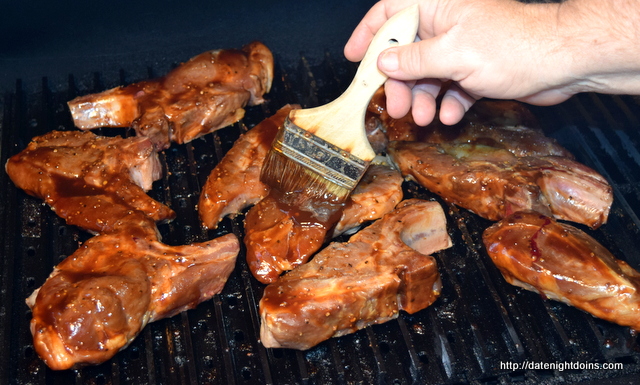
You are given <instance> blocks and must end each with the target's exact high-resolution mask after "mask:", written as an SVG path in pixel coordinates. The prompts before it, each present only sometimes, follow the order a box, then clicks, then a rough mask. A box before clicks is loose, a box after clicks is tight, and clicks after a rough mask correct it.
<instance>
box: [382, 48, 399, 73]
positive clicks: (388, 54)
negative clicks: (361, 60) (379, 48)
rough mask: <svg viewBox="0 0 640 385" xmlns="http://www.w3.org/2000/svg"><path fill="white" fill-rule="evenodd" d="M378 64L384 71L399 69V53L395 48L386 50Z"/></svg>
mask: <svg viewBox="0 0 640 385" xmlns="http://www.w3.org/2000/svg"><path fill="white" fill-rule="evenodd" d="M378 65H379V67H380V69H381V70H383V71H397V70H398V67H399V66H398V53H397V52H396V51H395V50H387V51H384V52H383V53H382V56H380V61H379V63H378Z"/></svg>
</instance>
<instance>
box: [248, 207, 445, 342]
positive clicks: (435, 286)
mask: <svg viewBox="0 0 640 385" xmlns="http://www.w3.org/2000/svg"><path fill="white" fill-rule="evenodd" d="M450 246H451V239H450V238H449V235H448V233H447V228H446V219H445V216H444V212H443V211H442V208H441V206H440V205H439V204H438V203H436V202H427V201H421V200H417V199H410V200H406V201H403V202H401V203H400V204H399V205H398V207H397V209H396V210H394V211H392V212H391V213H388V214H387V215H385V216H384V217H383V218H382V219H379V220H378V221H376V222H374V223H373V224H372V225H370V226H369V227H367V228H365V229H363V230H361V231H360V232H358V233H356V234H355V235H353V236H352V237H351V239H350V240H349V242H346V243H337V242H334V243H331V244H330V245H329V246H327V247H326V248H325V249H323V250H322V251H321V252H319V253H318V254H317V255H316V256H315V257H314V258H313V259H312V260H311V261H310V262H309V263H307V264H305V265H301V266H299V267H297V268H296V269H294V270H292V271H290V272H288V273H287V274H285V275H283V276H282V277H280V279H278V280H277V281H276V282H274V283H272V284H270V285H268V286H267V287H266V288H265V291H264V295H263V297H262V299H261V300H260V309H259V310H260V317H261V326H260V338H261V341H262V343H263V345H264V346H265V347H268V348H292V349H300V350H305V349H309V348H311V347H313V346H315V345H317V344H318V343H320V342H322V341H324V340H326V339H329V338H331V337H338V336H341V335H345V334H348V333H353V332H355V331H357V330H359V329H362V328H364V327H366V326H368V325H372V324H376V323H382V322H386V321H388V320H391V319H393V318H396V317H397V316H398V312H399V311H400V310H404V311H406V312H408V313H415V312H417V311H419V310H421V309H424V308H426V307H427V306H429V305H431V304H432V303H433V302H434V301H435V300H436V299H437V298H438V296H439V294H440V289H441V282H440V275H439V274H438V269H437V266H436V261H435V259H434V258H433V257H431V256H430V255H429V254H432V253H434V252H436V251H438V250H442V249H445V248H448V247H450Z"/></svg>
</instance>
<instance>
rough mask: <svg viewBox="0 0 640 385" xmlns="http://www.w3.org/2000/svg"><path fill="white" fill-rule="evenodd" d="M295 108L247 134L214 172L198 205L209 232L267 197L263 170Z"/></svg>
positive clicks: (259, 125)
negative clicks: (272, 148)
mask: <svg viewBox="0 0 640 385" xmlns="http://www.w3.org/2000/svg"><path fill="white" fill-rule="evenodd" d="M293 108H299V106H297V105H286V106H284V107H282V108H281V109H280V110H278V112H276V113H275V114H274V115H273V116H271V117H269V118H267V119H265V120H263V121H262V122H260V123H259V124H257V125H256V126H255V127H253V128H252V129H251V130H249V131H247V133H246V134H244V135H242V136H241V137H240V138H238V140H236V142H235V143H234V144H233V147H231V149H230V150H229V151H228V152H227V153H226V154H225V155H224V157H223V158H222V160H220V162H219V163H218V164H217V165H216V166H215V167H214V168H213V170H211V173H210V174H209V177H208V178H207V182H206V183H205V185H204V187H203V188H202V193H201V194H200V200H199V202H198V214H199V216H200V220H201V221H202V224H203V225H204V226H205V227H206V228H208V229H214V228H216V227H217V226H218V222H220V221H221V220H222V218H224V217H225V216H227V215H236V214H238V213H240V212H241V211H242V210H244V209H245V208H247V207H249V206H251V205H253V204H256V203H257V202H259V201H260V200H261V199H262V198H264V197H265V196H267V194H268V193H269V187H268V186H267V185H265V184H264V183H262V182H261V181H260V170H262V164H263V163H264V160H265V158H266V156H267V153H268V152H269V150H270V149H271V142H273V139H274V138H275V136H276V133H277V132H278V128H279V127H280V126H281V125H282V124H283V123H284V119H285V118H286V117H287V115H288V114H289V112H290V111H291V110H292V109H293Z"/></svg>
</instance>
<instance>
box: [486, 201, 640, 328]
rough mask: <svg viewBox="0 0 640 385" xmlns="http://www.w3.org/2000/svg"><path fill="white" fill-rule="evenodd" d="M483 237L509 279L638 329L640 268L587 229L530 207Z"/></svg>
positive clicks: (529, 288) (511, 216)
mask: <svg viewBox="0 0 640 385" xmlns="http://www.w3.org/2000/svg"><path fill="white" fill-rule="evenodd" d="M483 241H484V244H485V247H486V250H487V252H488V253H489V256H490V257H491V259H492V260H493V262H494V263H495V264H496V266H497V267H498V268H499V269H500V271H501V272H502V275H503V276H504V278H505V279H506V280H507V282H509V283H510V284H512V285H516V286H519V287H523V288H525V289H527V290H531V291H534V292H538V293H542V294H544V295H545V296H546V297H548V298H551V299H555V300H558V301H562V302H564V303H567V304H570V305H572V306H575V307H577V308H579V309H582V310H584V311H586V312H588V313H591V314H592V315H594V316H596V317H599V318H602V319H605V320H607V321H610V322H614V323H617V324H620V325H624V326H629V327H631V328H633V329H635V330H640V294H638V291H639V289H640V273H638V272H637V271H636V270H634V269H633V268H632V267H631V266H629V265H628V264H627V263H626V262H624V261H621V260H619V259H616V258H615V257H614V256H613V255H612V254H611V253H610V252H609V251H608V250H607V249H606V248H605V247H604V246H602V245H601V244H600V243H598V242H597V241H596V240H595V239H593V238H592V237H591V236H589V235H588V234H586V233H585V232H583V231H581V230H579V229H577V228H575V227H573V226H570V225H568V224H565V223H560V222H557V221H555V220H554V219H552V218H549V217H546V216H544V215H541V214H539V213H536V212H531V211H528V212H517V213H514V214H512V215H510V216H508V217H507V218H505V219H503V220H501V221H500V222H498V223H496V224H494V225H493V226H491V227H489V228H488V229H486V230H485V232H484V234H483Z"/></svg>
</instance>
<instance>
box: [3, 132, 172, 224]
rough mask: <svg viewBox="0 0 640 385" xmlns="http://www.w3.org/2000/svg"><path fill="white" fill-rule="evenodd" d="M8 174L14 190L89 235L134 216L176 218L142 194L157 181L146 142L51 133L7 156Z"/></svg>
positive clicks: (153, 158) (157, 173)
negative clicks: (20, 191)
mask: <svg viewBox="0 0 640 385" xmlns="http://www.w3.org/2000/svg"><path fill="white" fill-rule="evenodd" d="M6 170H7V174H8V175H9V177H10V178H11V180H12V181H13V182H14V183H15V184H16V186H17V187H19V188H21V189H23V190H25V191H26V192H27V193H28V194H30V195H33V196H36V197H39V198H41V199H44V201H45V202H46V203H47V204H48V205H49V206H51V208H52V209H53V210H54V211H55V212H56V214H58V215H59V216H60V217H62V218H64V219H65V220H66V222H67V223H68V224H71V225H77V226H79V227H81V228H83V229H85V230H87V231H89V232H92V233H103V232H109V231H113V230H114V228H115V227H117V226H118V225H119V224H120V223H122V222H123V221H125V222H126V221H139V220H140V219H139V218H133V217H136V216H139V215H143V216H149V217H150V218H152V219H153V220H155V221H168V220H171V219H173V218H174V217H175V212H174V211H173V210H171V209H170V208H169V207H167V206H165V205H164V204H162V203H160V202H158V201H156V200H154V199H152V198H151V197H149V196H148V195H147V194H146V193H145V190H148V189H150V188H151V184H152V183H153V181H154V180H157V179H159V178H160V177H161V175H162V169H161V165H160V161H159V159H158V154H157V152H156V150H155V149H154V147H153V145H152V144H151V141H150V140H149V139H148V138H141V137H131V138H126V139H123V138H121V137H104V136H98V135H95V134H94V133H92V132H82V131H52V132H49V133H47V134H45V135H42V136H38V137H35V138H33V140H32V141H31V142H30V143H29V145H28V146H27V148H26V149H24V150H23V151H21V152H20V153H18V154H16V155H14V156H12V157H11V158H10V159H9V160H8V161H7V164H6Z"/></svg>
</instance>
